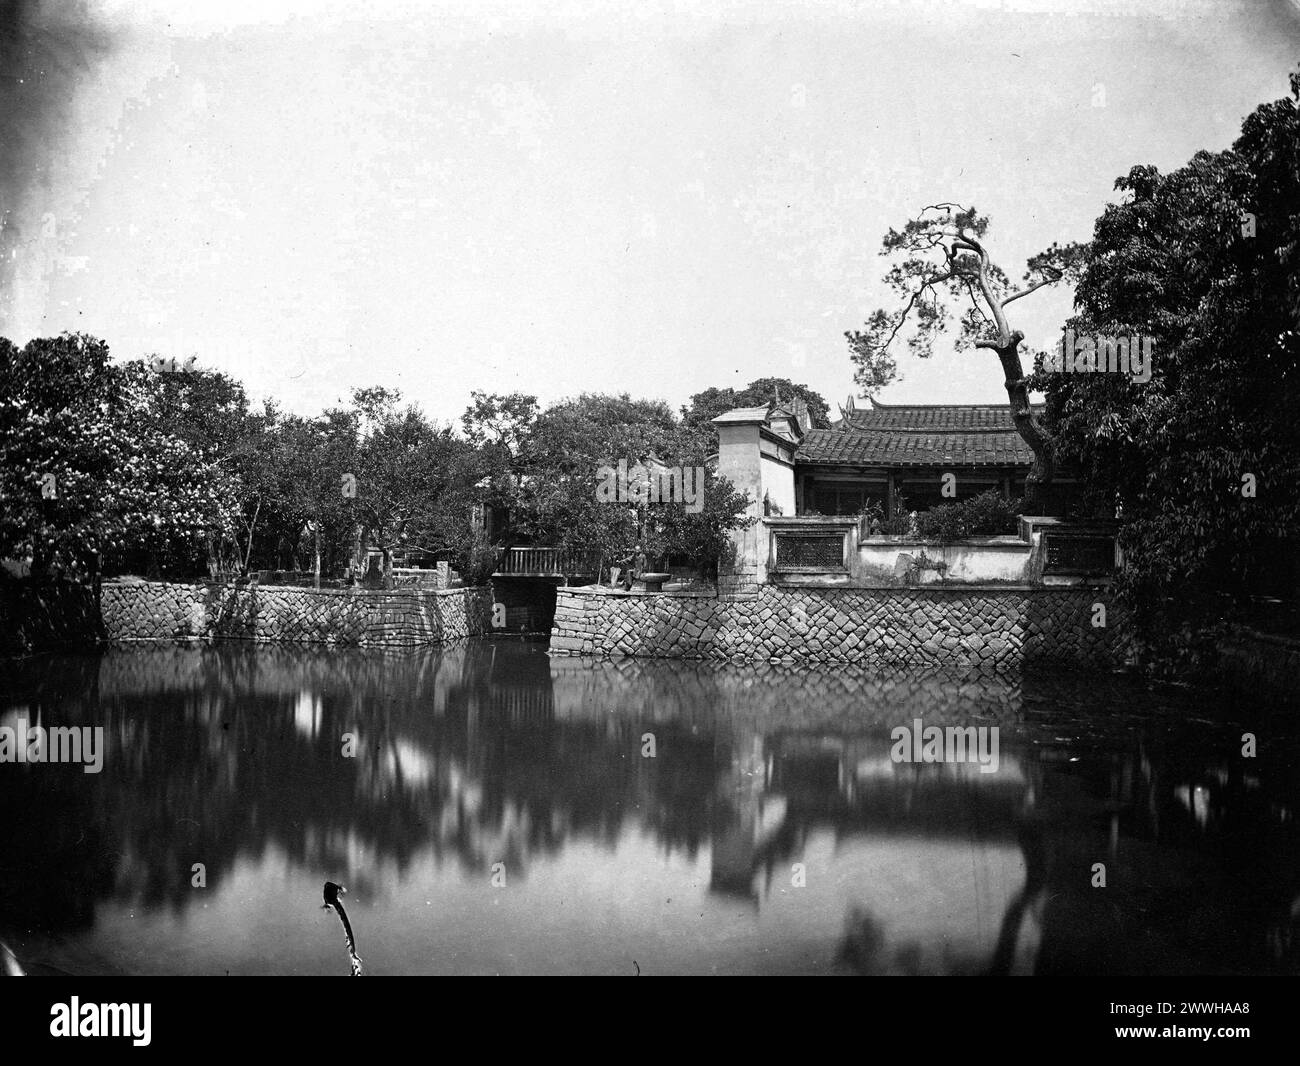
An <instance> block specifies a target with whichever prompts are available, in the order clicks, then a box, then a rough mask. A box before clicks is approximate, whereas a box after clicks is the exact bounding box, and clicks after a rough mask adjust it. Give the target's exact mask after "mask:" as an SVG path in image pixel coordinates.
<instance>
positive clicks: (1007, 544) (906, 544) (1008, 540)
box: [858, 533, 1030, 552]
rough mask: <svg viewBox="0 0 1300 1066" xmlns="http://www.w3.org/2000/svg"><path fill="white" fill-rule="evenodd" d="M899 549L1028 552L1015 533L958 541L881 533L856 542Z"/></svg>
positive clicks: (864, 545)
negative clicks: (992, 549) (985, 549)
mask: <svg viewBox="0 0 1300 1066" xmlns="http://www.w3.org/2000/svg"><path fill="white" fill-rule="evenodd" d="M873 546H875V547H899V548H962V547H968V548H994V549H997V550H999V551H1020V552H1027V551H1029V550H1030V548H1029V543H1028V542H1027V541H1026V540H1025V539H1024V538H1023V537H1021V536H1020V535H1019V534H1017V533H1006V534H999V535H998V536H993V537H961V538H960V539H958V540H921V539H920V538H918V537H893V536H889V535H888V534H883V533H873V534H871V535H870V536H868V537H861V538H859V540H858V548H859V549H862V548H867V547H873Z"/></svg>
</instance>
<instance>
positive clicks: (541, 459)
mask: <svg viewBox="0 0 1300 1066" xmlns="http://www.w3.org/2000/svg"><path fill="white" fill-rule="evenodd" d="M705 443H706V442H705V440H704V438H703V436H702V435H701V434H700V433H698V432H696V431H693V430H692V429H690V428H689V427H686V426H684V425H683V424H682V423H681V422H679V421H677V419H676V418H674V416H673V413H672V410H671V409H670V408H669V407H668V406H667V405H666V404H664V403H662V402H660V401H657V400H634V399H632V398H631V397H630V396H628V395H626V394H623V395H619V396H605V395H593V394H584V395H582V396H580V397H578V398H577V399H576V400H565V401H563V402H561V403H558V404H555V405H553V406H552V407H550V408H548V409H547V410H545V411H543V412H542V413H541V414H540V415H538V416H537V418H536V420H535V421H534V422H533V425H532V427H531V430H530V432H529V433H528V435H527V436H526V437H525V439H524V440H523V442H522V446H521V449H520V456H519V459H520V470H521V474H520V475H519V477H518V478H517V480H516V482H515V488H514V490H513V497H512V510H513V512H514V514H515V516H516V517H515V523H516V528H517V530H518V531H519V532H520V533H521V534H522V535H524V536H526V537H529V538H531V539H533V540H535V541H538V542H541V543H545V544H552V545H555V546H557V547H560V548H562V549H581V550H590V551H596V552H599V553H600V554H601V555H602V556H603V558H604V559H605V560H612V559H615V558H620V557H622V556H625V555H627V554H629V553H631V552H632V551H633V549H634V548H635V547H636V546H637V545H638V543H639V544H640V545H641V547H642V548H643V549H644V550H645V551H646V552H647V554H649V555H650V556H652V557H657V556H661V555H664V554H684V555H687V556H689V557H690V558H691V559H692V560H694V561H695V563H696V565H697V566H699V567H701V568H702V569H703V568H707V567H709V566H710V565H711V564H712V563H714V562H716V560H717V557H718V553H719V551H721V550H722V548H723V545H724V544H725V542H726V539H727V538H726V533H727V531H728V530H729V529H732V528H739V527H741V526H743V524H744V521H745V520H744V517H743V513H744V509H745V506H746V500H745V498H744V497H743V496H741V495H739V494H737V493H735V492H734V491H733V489H732V487H731V485H730V483H729V482H726V481H725V480H720V479H717V478H711V479H708V481H707V483H706V487H705V488H704V501H703V504H704V509H703V510H702V511H701V512H699V513H692V512H689V511H686V510H685V508H683V507H682V506H681V504H680V503H679V502H676V501H674V502H668V503H659V504H651V503H640V504H636V503H633V502H629V501H622V502H605V501H604V500H603V499H602V494H601V492H600V491H598V490H599V489H600V487H601V484H602V482H603V481H604V476H603V474H602V469H604V468H612V469H617V468H618V467H619V464H620V462H622V463H623V464H625V467H624V468H625V469H627V470H628V471H629V472H630V471H631V470H632V469H633V468H635V467H638V466H644V465H645V464H647V463H649V462H652V461H658V462H660V463H662V464H663V465H665V466H690V467H696V466H700V467H702V466H704V460H705V452H706V450H707V449H706V446H705Z"/></svg>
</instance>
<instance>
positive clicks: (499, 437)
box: [460, 390, 537, 455]
mask: <svg viewBox="0 0 1300 1066" xmlns="http://www.w3.org/2000/svg"><path fill="white" fill-rule="evenodd" d="M470 397H471V398H472V400H473V402H472V403H471V404H470V406H469V407H468V408H466V410H465V413H464V414H463V415H461V419H460V421H461V426H462V427H463V429H464V431H465V439H466V440H468V441H469V442H470V444H472V445H474V446H475V447H476V448H483V447H487V446H498V447H502V448H505V449H506V451H507V452H508V453H509V454H510V455H518V454H519V449H520V447H521V445H522V443H523V439H524V436H525V435H526V434H527V432H528V430H529V427H531V426H532V424H533V422H534V420H535V419H536V418H537V397H536V396H529V395H527V394H525V393H522V392H512V393H509V394H506V395H502V394H500V393H487V392H479V391H478V390H475V391H473V392H471V393H470Z"/></svg>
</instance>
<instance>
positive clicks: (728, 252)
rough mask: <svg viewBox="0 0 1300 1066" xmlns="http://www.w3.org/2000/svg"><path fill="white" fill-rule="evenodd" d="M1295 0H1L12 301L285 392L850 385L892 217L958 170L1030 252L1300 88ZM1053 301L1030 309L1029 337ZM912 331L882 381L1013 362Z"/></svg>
mask: <svg viewBox="0 0 1300 1066" xmlns="http://www.w3.org/2000/svg"><path fill="white" fill-rule="evenodd" d="M1296 9H1297V5H1296V4H1294V3H1293V2H1292V0H1248V2H1234V0H1181V2H1173V0H1122V2H1116V0H1079V2H1071V0H1004V2H998V0H915V2H912V0H894V2H889V0H881V2H878V3H869V2H858V3H827V2H818V3H811V2H783V0H763V2H728V3H721V2H691V3H682V4H676V5H667V4H662V3H631V4H629V3H612V2H611V3H603V2H602V3H596V2H588V3H546V2H537V0H530V2H529V3H526V4H524V3H514V2H510V3H503V2H500V0H497V2H492V0H489V2H482V0H465V2H463V3H462V2H455V3H442V4H420V5H415V4H403V3H383V4H370V3H365V2H362V0H350V2H348V3H345V4H338V3H311V2H307V0H299V2H293V0H247V2H235V3H232V2H230V0H218V2H211V3H208V2H203V0H177V2H176V3H175V4H167V3H164V2H162V0H146V2H127V0H113V2H108V0H103V2H100V0H89V2H87V3H84V4H82V3H77V2H62V3H59V4H56V5H44V6H42V5H39V4H23V3H17V4H14V3H9V2H8V0H6V2H5V11H6V18H7V19H8V21H9V25H8V28H7V31H6V34H7V36H6V44H5V50H6V55H5V59H4V63H3V66H2V67H0V76H2V77H0V92H2V93H4V94H5V98H4V101H3V102H4V107H5V112H4V126H3V133H4V136H5V141H6V143H5V145H4V148H5V149H6V150H7V151H8V155H9V158H8V161H7V162H0V198H2V199H0V213H3V216H4V219H5V227H4V230H3V232H2V233H0V236H2V237H3V244H0V255H4V256H8V259H9V262H8V264H6V265H5V266H4V269H3V270H2V271H0V283H2V284H3V285H4V292H3V293H2V294H0V295H2V296H3V299H0V315H2V316H3V317H2V318H0V333H3V334H4V335H7V336H9V337H11V338H12V339H14V340H16V341H18V342H20V343H21V342H23V341H26V340H27V339H28V338H30V337H31V336H34V335H45V334H54V333H58V332H61V331H63V330H67V329H75V330H84V331H86V332H89V333H92V334H95V335H98V336H100V337H103V338H105V339H106V340H107V341H108V342H109V344H110V345H111V347H112V350H113V352H114V354H115V356H119V357H123V358H126V357H133V356H137V355H140V354H142V353H144V352H147V351H159V352H162V353H164V354H180V355H187V354H190V353H194V354H197V355H198V359H199V362H200V364H201V365H205V366H210V367H214V368H217V369H222V370H226V371H228V372H230V373H232V374H234V375H236V376H238V377H240V378H242V379H243V380H244V381H245V382H246V384H247V385H248V387H249V390H250V392H251V393H252V395H253V396H254V397H257V398H260V397H263V396H273V397H275V398H277V399H278V400H280V401H281V402H282V403H283V404H284V405H285V406H286V407H288V408H290V409H293V410H297V411H301V412H303V413H312V412H315V411H318V410H320V408H321V407H322V406H325V405H328V404H332V403H334V402H335V401H337V400H339V399H340V398H343V397H345V396H346V395H347V393H348V391H349V390H350V389H351V388H352V387H353V386H360V385H371V384H385V385H390V386H395V387H398V388H400V389H401V390H402V391H403V392H404V394H405V395H406V396H407V397H409V398H410V399H413V400H415V401H417V402H419V403H420V404H421V405H422V406H423V407H424V408H425V409H426V410H427V411H428V412H429V413H430V414H431V415H434V416H435V417H439V418H443V419H454V418H457V417H458V416H459V414H460V412H461V411H462V410H463V409H464V407H465V405H466V403H467V401H468V398H469V391H470V389H473V388H478V389H483V390H487V391H496V392H507V391H513V390H524V391H528V392H533V393H536V394H537V395H538V396H539V397H540V398H541V400H542V401H543V402H544V403H545V402H549V401H553V400H556V399H559V398H561V397H564V396H571V395H576V394H578V393H580V392H583V391H600V392H621V391H627V392H630V393H632V394H633V395H634V396H645V397H659V398H662V399H665V400H668V401H669V402H670V403H672V404H673V405H674V406H678V405H680V404H682V403H683V402H685V400H686V399H687V397H688V396H689V395H690V394H691V393H693V392H697V391H699V390H701V389H704V388H707V387H709V386H711V385H716V386H723V385H743V384H745V383H747V382H749V381H750V380H751V379H753V378H756V377H760V376H764V375H779V376H786V377H791V378H793V379H795V380H801V381H805V382H807V383H808V384H809V385H811V386H812V387H814V388H815V389H817V390H819V391H820V392H821V393H823V395H825V396H826V397H827V398H828V399H829V400H830V401H831V402H832V404H835V403H838V402H842V401H843V400H844V398H845V397H846V396H847V395H848V394H849V393H850V392H851V391H855V390H854V389H853V383H852V369H853V368H852V365H851V364H850V362H849V358H848V351H847V347H846V345H845V342H844V338H843V333H844V331H845V330H847V329H852V328H855V327H857V326H859V325H860V324H861V323H862V321H863V319H864V317H865V316H866V314H867V313H868V311H870V310H871V309H872V308H873V307H875V306H877V305H878V304H879V303H880V302H881V299H882V294H881V292H880V289H879V286H878V284H877V276H878V273H879V264H880V260H879V258H878V256H877V254H876V253H877V250H878V248H879V243H880V238H881V236H882V234H883V233H884V231H885V230H886V228H887V227H888V226H890V225H901V224H902V222H903V221H905V220H906V218H907V217H908V216H909V215H910V214H911V213H913V212H914V211H915V210H916V209H917V208H919V207H921V206H923V205H925V204H927V203H933V202H935V201H937V200H957V201H960V202H963V203H967V204H969V203H974V204H975V205H977V206H978V207H979V208H980V209H981V210H982V211H984V212H986V213H988V214H989V215H990V216H991V217H992V227H991V230H990V233H989V238H988V239H989V243H990V245H991V247H992V249H993V253H994V257H995V259H997V260H998V262H999V263H1000V264H1001V265H1002V266H1003V267H1004V268H1005V269H1006V270H1007V272H1008V273H1009V274H1010V275H1011V276H1012V277H1013V278H1019V277H1020V275H1021V273H1022V272H1023V270H1024V264H1025V258H1026V257H1027V256H1028V255H1030V254H1032V253H1033V252H1035V251H1038V250H1040V249H1042V248H1044V247H1046V246H1047V245H1048V244H1050V243H1051V242H1052V241H1066V240H1075V239H1085V238H1087V237H1088V236H1089V234H1090V232H1091V226H1092V222H1093V220H1094V219H1095V218H1096V216H1097V214H1098V213H1099V212H1100V210H1101V209H1102V207H1103V205H1104V204H1105V203H1106V201H1107V200H1108V199H1112V198H1113V197H1114V193H1113V192H1112V186H1113V183H1114V180H1115V178H1116V177H1117V176H1118V175H1120V174H1123V173H1125V172H1127V170H1128V168H1129V167H1130V166H1132V165H1135V164H1139V163H1152V164H1155V165H1156V166H1158V167H1160V168H1161V169H1162V170H1163V169H1171V168H1173V167H1176V166H1178V165H1180V164H1182V163H1183V162H1185V161H1186V160H1187V159H1188V157H1189V156H1190V155H1191V154H1192V153H1194V152H1195V151H1197V150H1198V149H1201V148H1208V149H1221V148H1224V147H1227V146H1228V145H1229V144H1230V143H1231V142H1232V141H1233V140H1234V139H1235V136H1236V134H1237V132H1238V131H1239V128H1240V123H1241V120H1242V118H1243V116H1244V115H1246V114H1247V113H1248V112H1250V111H1251V110H1252V109H1253V108H1254V107H1255V106H1256V105H1257V104H1258V103H1260V102H1262V101H1264V100H1272V99H1277V98H1279V97H1282V96H1284V95H1286V92H1287V85H1286V76H1287V73H1288V72H1289V71H1290V70H1292V69H1294V67H1295V65H1296V63H1297V62H1298V61H1300V14H1298V13H1297V10H1296ZM74 20H75V21H74ZM1069 305H1070V296H1069V293H1068V292H1067V291H1061V292H1053V291H1049V290H1044V291H1041V292H1039V293H1035V294H1034V295H1033V296H1032V297H1030V298H1028V299H1026V300H1024V301H1021V302H1019V303H1017V304H1016V305H1014V308H1013V309H1014V310H1015V311H1016V312H1017V315H1016V316H1015V317H1014V319H1013V325H1018V326H1019V327H1020V328H1023V329H1024V330H1025V332H1026V334H1027V337H1028V340H1029V342H1030V343H1032V344H1035V345H1037V346H1040V347H1045V346H1047V345H1048V344H1050V343H1052V342H1053V341H1054V340H1055V338H1056V337H1057V335H1058V330H1059V328H1060V323H1061V320H1062V318H1063V317H1064V315H1065V314H1066V313H1067V312H1068V310H1069ZM949 347H950V348H951V345H950V346H949ZM900 364H901V367H902V370H903V379H902V381H901V382H899V383H897V384H895V385H893V386H891V387H890V388H888V389H887V390H885V391H884V393H882V395H881V397H880V398H881V399H882V400H884V401H885V402H928V403H951V402H1001V401H1004V400H1005V398H1006V395H1005V392H1004V390H1003V389H1002V386H1001V379H1000V373H999V369H998V366H997V362H996V357H995V356H994V355H993V354H992V353H991V352H988V351H981V352H974V351H962V352H952V351H948V352H944V353H941V354H939V355H936V356H935V358H934V359H932V360H930V361H929V362H920V361H918V360H915V359H912V358H910V357H906V356H904V357H902V358H900Z"/></svg>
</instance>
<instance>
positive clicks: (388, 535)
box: [345, 389, 479, 571]
mask: <svg viewBox="0 0 1300 1066" xmlns="http://www.w3.org/2000/svg"><path fill="white" fill-rule="evenodd" d="M400 398H401V397H400V394H399V393H397V392H390V391H388V390H385V389H358V390H356V391H355V392H354V393H353V401H354V404H353V410H352V412H350V416H351V418H352V419H353V423H354V425H355V426H356V427H357V447H356V456H355V457H356V469H355V470H354V471H348V473H352V474H353V476H354V477H355V478H356V495H355V497H351V498H349V499H345V504H350V505H351V514H352V516H353V518H354V520H355V521H356V523H357V526H358V529H359V532H360V535H361V537H362V538H363V540H364V542H365V543H368V544H373V545H374V546H375V547H376V548H378V549H379V550H380V551H381V552H382V553H383V557H384V569H385V571H388V570H390V569H391V567H392V555H393V552H394V551H395V550H398V549H410V548H422V549H424V550H428V551H446V550H449V549H450V550H453V551H459V552H462V553H463V552H464V551H465V548H466V544H465V540H466V538H464V537H456V538H454V539H453V540H452V541H451V542H447V541H439V540H431V538H436V537H438V536H439V531H440V530H441V531H442V532H444V533H445V532H446V531H447V530H448V529H449V525H450V523H452V522H458V523H463V525H464V527H465V528H466V529H468V524H469V513H468V508H467V507H466V508H464V509H462V506H463V504H464V503H465V502H466V491H467V490H468V488H469V486H471V485H472V484H473V482H474V481H475V480H477V477H478V473H479V471H478V467H477V466H476V465H475V463H474V461H473V456H474V452H475V450H474V448H473V446H472V445H470V444H469V443H467V442H466V441H464V440H461V439H459V438H457V437H456V436H454V435H453V434H452V432H451V428H450V427H448V426H437V425H435V424H433V423H431V422H430V421H429V420H428V419H427V418H425V416H424V415H423V414H422V413H421V412H420V411H419V410H418V409H416V408H415V407H406V408H405V409H399V408H398V406H397V404H398V402H399V401H400Z"/></svg>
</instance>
